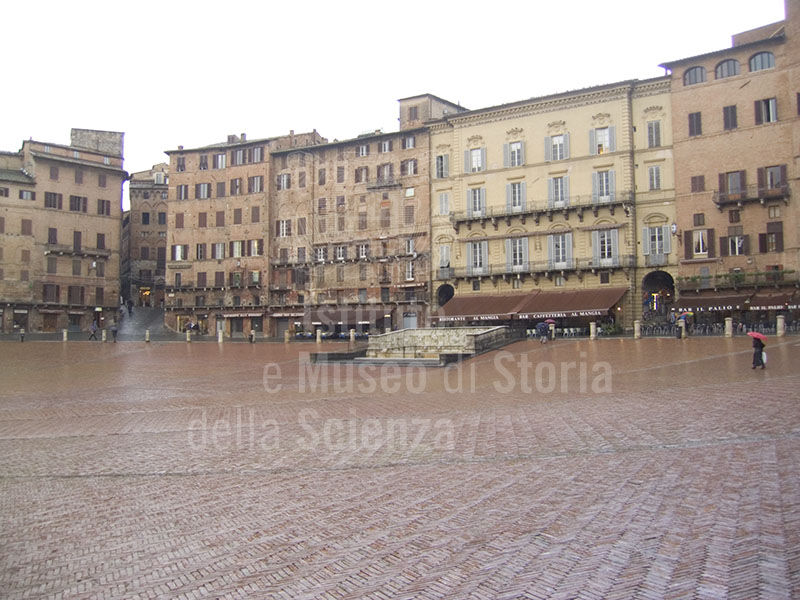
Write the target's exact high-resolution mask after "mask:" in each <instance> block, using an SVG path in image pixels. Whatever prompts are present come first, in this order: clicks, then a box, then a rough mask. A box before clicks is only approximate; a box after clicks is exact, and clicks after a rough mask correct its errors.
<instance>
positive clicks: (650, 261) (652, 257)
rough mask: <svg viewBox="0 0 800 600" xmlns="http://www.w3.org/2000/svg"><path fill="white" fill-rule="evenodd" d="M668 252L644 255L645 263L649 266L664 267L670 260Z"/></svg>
mask: <svg viewBox="0 0 800 600" xmlns="http://www.w3.org/2000/svg"><path fill="white" fill-rule="evenodd" d="M667 256H668V255H666V254H648V255H647V256H645V257H644V264H645V266H647V267H663V266H664V265H666V264H667V263H668V262H669V261H668V258H667Z"/></svg>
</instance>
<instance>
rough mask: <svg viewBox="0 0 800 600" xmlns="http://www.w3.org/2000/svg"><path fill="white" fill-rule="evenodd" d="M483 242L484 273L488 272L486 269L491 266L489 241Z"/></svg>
mask: <svg viewBox="0 0 800 600" xmlns="http://www.w3.org/2000/svg"><path fill="white" fill-rule="evenodd" d="M480 244H481V255H482V256H483V268H484V273H486V272H487V271H486V269H487V268H488V267H489V242H488V241H483V242H481V243H480Z"/></svg>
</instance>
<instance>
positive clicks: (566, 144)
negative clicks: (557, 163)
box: [564, 133, 569, 159]
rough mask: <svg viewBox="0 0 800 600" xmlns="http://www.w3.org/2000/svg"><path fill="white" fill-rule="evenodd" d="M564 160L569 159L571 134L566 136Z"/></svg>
mask: <svg viewBox="0 0 800 600" xmlns="http://www.w3.org/2000/svg"><path fill="white" fill-rule="evenodd" d="M564 158H565V159H567V158H569V133H565V134H564Z"/></svg>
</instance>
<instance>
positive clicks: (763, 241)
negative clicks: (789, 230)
mask: <svg viewBox="0 0 800 600" xmlns="http://www.w3.org/2000/svg"><path fill="white" fill-rule="evenodd" d="M758 251H759V252H760V253H761V254H764V253H766V251H767V234H766V233H759V234H758Z"/></svg>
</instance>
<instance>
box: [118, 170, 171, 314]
mask: <svg viewBox="0 0 800 600" xmlns="http://www.w3.org/2000/svg"><path fill="white" fill-rule="evenodd" d="M168 191H169V165H167V163H160V164H157V165H153V167H152V168H151V169H148V170H146V171H139V172H136V173H132V174H131V177H130V183H129V184H128V197H129V199H130V211H129V213H128V214H127V215H126V216H127V219H126V220H124V221H123V238H124V239H126V240H127V248H126V249H125V252H124V253H123V259H122V286H123V297H124V299H125V300H128V299H130V300H132V301H133V303H134V304H135V305H136V306H162V305H163V303H164V283H165V281H164V274H165V270H166V262H167V198H168Z"/></svg>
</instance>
